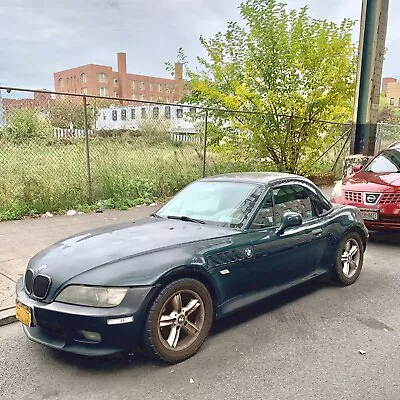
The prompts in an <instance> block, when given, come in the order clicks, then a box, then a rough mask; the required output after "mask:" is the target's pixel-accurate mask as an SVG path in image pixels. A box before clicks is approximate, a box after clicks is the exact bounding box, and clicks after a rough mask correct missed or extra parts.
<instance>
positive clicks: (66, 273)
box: [28, 218, 238, 289]
mask: <svg viewBox="0 0 400 400" xmlns="http://www.w3.org/2000/svg"><path fill="white" fill-rule="evenodd" d="M235 233H238V231H235V230H233V229H229V228H224V227H220V226H215V225H209V224H205V225H200V224H197V223H192V222H183V221H179V220H166V219H156V218H147V219H145V220H141V221H137V222H130V223H124V224H120V225H114V226H107V227H104V228H100V229H96V230H90V231H87V232H83V233H81V234H78V235H75V236H72V237H69V238H67V239H64V240H61V241H59V242H58V243H55V244H54V245H52V246H51V247H49V248H47V249H44V250H42V251H41V252H39V253H38V254H37V255H36V256H34V257H33V258H32V259H31V260H30V262H29V265H28V267H29V268H31V269H32V270H33V271H34V273H41V274H43V275H47V276H49V277H50V278H51V279H52V282H53V284H55V285H52V286H56V287H57V286H61V285H64V284H65V283H66V282H68V281H71V280H72V281H74V282H76V281H77V278H78V277H81V276H83V275H84V276H85V277H86V278H88V279H86V280H88V281H87V282H85V283H86V284H96V283H97V280H98V279H97V276H98V275H103V276H104V277H106V278H107V279H106V281H107V280H108V281H109V280H110V279H111V280H112V277H113V276H114V277H116V276H118V275H119V274H120V273H123V274H127V273H129V274H132V273H135V272H136V273H137V274H139V275H146V273H147V272H146V271H145V270H146V268H147V269H150V268H151V266H150V264H146V265H144V264H143V262H140V263H138V262H134V261H135V260H134V259H136V258H140V256H146V255H149V254H150V255H151V253H156V252H160V251H163V250H166V251H167V250H171V249H174V248H180V247H184V246H185V245H188V244H189V243H192V242H198V241H202V240H206V239H209V240H210V239H218V238H222V237H226V236H231V235H232V234H235ZM164 258H165V257H164ZM164 258H162V257H161V258H160V257H158V260H159V261H158V264H159V265H161V264H165V262H166V261H168V260H165V259H164ZM140 259H141V260H142V258H140ZM146 259H147V258H146ZM126 260H128V261H129V266H127V265H126V264H127V263H124V261H126ZM142 261H143V260H142ZM170 262H171V263H173V262H174V260H171V261H170ZM122 264H124V267H123V268H122V267H121V268H120V265H122ZM127 268H128V269H129V271H126V269H127ZM122 269H124V271H122ZM105 270H107V271H105ZM91 278H93V279H91ZM84 280H85V279H84ZM81 281H82V279H81ZM81 283H83V282H81ZM53 289H54V288H53Z"/></svg>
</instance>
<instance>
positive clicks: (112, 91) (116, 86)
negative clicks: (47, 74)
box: [54, 53, 185, 103]
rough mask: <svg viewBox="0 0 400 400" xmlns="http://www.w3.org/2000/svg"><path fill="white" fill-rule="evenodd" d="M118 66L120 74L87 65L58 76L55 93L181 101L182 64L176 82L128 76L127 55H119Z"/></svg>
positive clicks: (177, 65)
mask: <svg viewBox="0 0 400 400" xmlns="http://www.w3.org/2000/svg"><path fill="white" fill-rule="evenodd" d="M117 64H118V71H113V70H112V67H109V66H106V65H97V64H87V65H82V66H81V67H76V68H72V69H68V70H66V71H60V72H55V73H54V87H55V91H56V92H66V93H79V94H89V95H94V96H102V97H121V98H125V99H133V100H143V101H162V102H166V103H173V102H176V101H180V100H181V98H182V94H183V92H184V85H185V81H184V79H183V64H181V63H176V64H175V77H174V79H167V78H158V77H153V76H145V75H137V74H130V73H128V72H127V67H126V65H127V64H126V53H118V54H117Z"/></svg>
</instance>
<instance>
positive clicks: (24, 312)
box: [15, 302, 32, 326]
mask: <svg viewBox="0 0 400 400" xmlns="http://www.w3.org/2000/svg"><path fill="white" fill-rule="evenodd" d="M15 316H16V317H17V319H18V320H19V321H21V322H22V323H23V324H24V325H26V326H31V325H32V312H31V309H30V308H29V307H28V306H26V305H25V304H22V303H20V302H17V304H16V305H15Z"/></svg>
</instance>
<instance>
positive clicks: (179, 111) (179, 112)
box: [176, 108, 183, 118]
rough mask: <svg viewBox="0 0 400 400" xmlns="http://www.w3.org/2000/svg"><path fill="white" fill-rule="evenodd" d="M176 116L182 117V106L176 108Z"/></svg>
mask: <svg viewBox="0 0 400 400" xmlns="http://www.w3.org/2000/svg"><path fill="white" fill-rule="evenodd" d="M176 118H183V109H182V108H178V109H177V110H176Z"/></svg>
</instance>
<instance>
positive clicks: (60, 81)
mask: <svg viewBox="0 0 400 400" xmlns="http://www.w3.org/2000/svg"><path fill="white" fill-rule="evenodd" d="M58 85H59V86H60V87H64V79H63V78H59V79H58Z"/></svg>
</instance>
